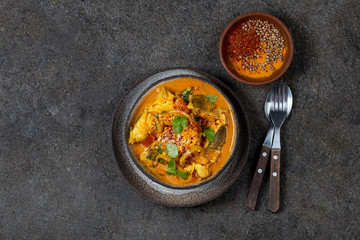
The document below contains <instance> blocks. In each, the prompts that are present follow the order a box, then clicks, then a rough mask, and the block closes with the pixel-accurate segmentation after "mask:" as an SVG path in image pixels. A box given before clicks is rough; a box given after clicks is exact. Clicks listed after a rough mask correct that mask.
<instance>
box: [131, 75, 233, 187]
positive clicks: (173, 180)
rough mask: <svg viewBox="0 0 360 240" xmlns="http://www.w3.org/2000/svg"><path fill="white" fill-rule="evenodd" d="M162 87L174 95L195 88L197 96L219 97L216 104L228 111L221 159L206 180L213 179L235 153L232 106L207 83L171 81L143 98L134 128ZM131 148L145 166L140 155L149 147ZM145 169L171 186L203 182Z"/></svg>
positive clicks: (141, 145) (149, 167)
mask: <svg viewBox="0 0 360 240" xmlns="http://www.w3.org/2000/svg"><path fill="white" fill-rule="evenodd" d="M161 86H164V87H165V88H167V89H168V90H170V91H171V92H172V93H175V92H180V91H182V90H184V89H185V88H187V87H193V88H195V89H194V92H193V94H194V95H196V94H203V95H207V94H209V95H213V96H214V95H216V96H218V98H217V101H216V103H215V104H216V105H219V106H220V107H221V108H222V109H223V110H226V113H225V115H226V117H227V122H228V123H227V125H226V130H227V134H226V141H225V144H224V145H223V147H222V150H221V154H220V157H219V158H218V160H217V161H216V162H215V163H213V164H212V165H210V176H209V177H207V178H206V180H208V179H210V178H212V177H213V176H215V175H216V173H217V172H218V171H219V170H220V169H221V168H222V167H223V166H224V165H225V163H226V162H227V160H228V158H229V157H230V155H231V153H232V151H233V148H234V144H235V131H236V129H235V127H236V126H235V120H234V115H233V112H232V109H231V106H230V104H229V103H228V102H227V101H226V99H225V98H224V97H223V96H222V95H221V94H220V92H219V91H218V90H217V89H216V88H214V87H213V86H211V85H210V84H207V83H206V82H203V81H201V80H198V79H194V78H179V79H175V80H170V81H167V82H164V83H161V84H159V85H157V86H155V87H153V88H152V89H150V90H149V93H148V94H147V95H145V96H144V97H143V99H141V100H140V102H139V103H138V106H137V107H136V110H135V112H134V115H133V118H132V121H131V126H134V124H135V122H136V120H137V119H138V118H139V117H140V115H141V113H142V111H143V109H144V108H145V107H146V106H149V105H150V104H151V103H152V102H153V101H154V99H155V97H156V95H157V93H158V91H159V88H160V87H161ZM131 147H132V149H133V151H134V154H135V156H136V157H137V158H138V159H139V162H140V164H141V165H144V163H142V162H141V161H140V153H142V152H144V151H145V150H146V149H147V147H145V146H144V145H143V144H141V143H135V144H131ZM144 167H145V169H146V170H148V171H149V172H150V173H151V174H153V175H154V176H155V177H156V178H158V179H159V180H161V181H163V182H165V183H167V184H170V185H175V186H185V185H192V184H197V183H199V182H201V181H203V180H202V179H201V178H200V177H197V178H192V179H191V180H190V181H189V180H183V179H181V178H180V177H179V176H177V175H168V174H166V171H164V169H163V168H161V167H154V166H151V165H146V166H144Z"/></svg>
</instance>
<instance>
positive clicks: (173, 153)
mask: <svg viewBox="0 0 360 240" xmlns="http://www.w3.org/2000/svg"><path fill="white" fill-rule="evenodd" d="M166 147H167V151H168V155H169V156H170V157H172V158H176V157H177V156H178V149H177V146H176V145H175V144H173V143H168V144H166Z"/></svg>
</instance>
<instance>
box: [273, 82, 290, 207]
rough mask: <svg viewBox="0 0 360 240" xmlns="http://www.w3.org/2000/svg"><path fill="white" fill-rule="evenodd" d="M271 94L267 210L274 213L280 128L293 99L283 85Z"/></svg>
mask: <svg viewBox="0 0 360 240" xmlns="http://www.w3.org/2000/svg"><path fill="white" fill-rule="evenodd" d="M272 92H273V94H272V95H271V100H270V119H271V122H272V123H273V125H274V140H273V144H272V147H271V164H270V188H269V209H270V210H271V211H272V212H276V211H277V210H278V209H279V207H280V149H281V146H280V128H281V125H282V124H283V123H284V121H285V119H286V118H287V117H288V116H289V114H290V112H291V109H292V105H293V97H292V93H291V90H290V88H289V87H288V86H287V85H286V84H285V83H283V84H281V85H279V86H278V87H276V88H274V89H273V91H272Z"/></svg>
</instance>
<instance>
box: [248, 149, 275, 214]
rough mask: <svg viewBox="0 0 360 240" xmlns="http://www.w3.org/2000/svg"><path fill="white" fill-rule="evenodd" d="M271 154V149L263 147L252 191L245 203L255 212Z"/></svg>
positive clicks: (252, 183)
mask: <svg viewBox="0 0 360 240" xmlns="http://www.w3.org/2000/svg"><path fill="white" fill-rule="evenodd" d="M269 154H270V148H269V147H266V146H263V147H262V149H261V153H260V157H259V161H258V164H257V166H256V170H255V173H254V177H253V180H252V182H251V185H250V189H249V192H248V195H247V198H246V201H245V206H247V207H248V208H250V209H252V210H255V207H256V202H257V199H258V195H259V191H260V187H261V183H262V180H263V177H264V173H265V169H266V165H267V162H268V160H269Z"/></svg>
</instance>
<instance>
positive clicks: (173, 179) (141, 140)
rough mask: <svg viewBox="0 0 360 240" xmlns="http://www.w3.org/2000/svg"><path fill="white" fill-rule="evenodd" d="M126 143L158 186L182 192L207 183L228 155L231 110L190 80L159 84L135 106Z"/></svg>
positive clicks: (218, 95) (232, 130)
mask: <svg viewBox="0 0 360 240" xmlns="http://www.w3.org/2000/svg"><path fill="white" fill-rule="evenodd" d="M133 119H134V121H133V123H132V124H131V126H132V128H131V130H130V136H129V143H130V145H131V146H132V148H133V151H134V153H135V155H136V157H137V158H138V159H139V160H140V163H141V164H142V165H143V167H144V168H145V169H146V170H147V171H148V172H150V174H152V175H153V176H155V177H156V178H157V179H159V180H160V181H163V182H165V183H167V184H170V185H175V186H184V185H192V184H197V183H200V182H202V181H204V180H207V179H210V178H211V177H213V176H215V175H216V173H217V172H218V171H219V170H220V169H221V168H222V167H223V166H224V165H225V163H226V162H227V160H228V158H229V156H230V155H231V153H232V150H233V144H234V137H235V125H234V123H235V121H234V115H233V112H232V109H231V106H230V104H229V103H228V102H227V100H226V99H225V98H224V97H223V96H222V95H221V93H220V92H219V91H218V90H217V89H216V88H214V87H213V86H212V85H210V84H207V83H205V82H203V81H201V80H198V79H194V78H180V79H175V80H170V81H167V82H164V83H162V84H160V85H158V86H155V87H154V88H153V89H151V90H150V91H149V94H147V95H146V96H145V97H144V98H143V99H142V100H141V102H140V103H139V105H138V106H137V109H136V111H135V113H134V117H133Z"/></svg>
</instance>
